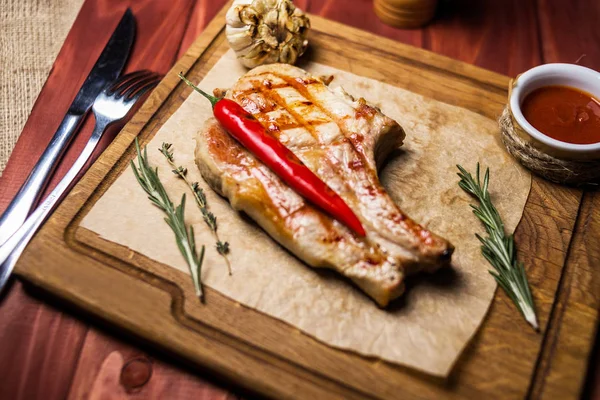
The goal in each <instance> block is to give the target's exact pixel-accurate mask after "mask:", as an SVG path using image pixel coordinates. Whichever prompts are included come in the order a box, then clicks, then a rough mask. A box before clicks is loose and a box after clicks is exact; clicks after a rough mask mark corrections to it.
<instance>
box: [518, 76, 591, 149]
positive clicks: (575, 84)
mask: <svg viewBox="0 0 600 400" xmlns="http://www.w3.org/2000/svg"><path fill="white" fill-rule="evenodd" d="M552 85H560V86H570V87H572V88H576V89H579V90H583V91H584V92H587V93H589V94H591V95H592V96H593V97H595V98H596V99H600V73H599V72H596V71H594V70H592V69H589V68H586V67H582V66H579V65H574V64H545V65H540V66H539V67H535V68H532V69H530V70H529V71H527V72H525V73H523V74H521V75H519V76H518V77H517V79H516V80H514V81H513V82H512V84H511V90H510V93H509V100H508V101H509V107H510V112H511V116H512V119H513V124H514V126H515V129H516V132H517V133H518V134H519V136H521V137H522V138H523V139H524V140H526V141H528V142H529V143H530V144H531V145H532V146H534V147H535V148H537V149H538V150H541V151H543V152H545V153H547V154H549V155H551V156H553V157H557V158H562V159H567V160H594V159H600V142H599V143H592V144H573V143H567V142H563V141H560V140H556V139H553V138H551V137H549V136H547V135H545V134H544V133H542V132H540V131H538V130H537V129H535V128H534V127H533V126H532V125H531V124H530V123H529V122H528V121H527V120H526V119H525V117H524V116H523V112H522V111H521V105H522V104H523V101H524V100H525V97H527V95H528V94H530V93H531V92H533V91H534V90H536V89H539V88H541V87H544V86H552Z"/></svg>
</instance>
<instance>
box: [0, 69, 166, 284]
mask: <svg viewBox="0 0 600 400" xmlns="http://www.w3.org/2000/svg"><path fill="white" fill-rule="evenodd" d="M159 80H160V76H159V75H158V74H156V73H153V72H150V71H146V70H144V71H137V72H132V73H130V74H127V75H124V76H122V77H121V78H119V79H117V80H116V81H115V82H114V83H113V84H112V85H111V86H110V87H107V88H105V89H104V90H103V91H102V92H101V93H100V94H99V95H98V97H96V100H95V101H94V104H93V106H92V111H93V113H94V118H95V120H96V125H95V127H94V131H93V133H92V136H91V137H90V138H89V140H88V142H87V143H86V145H85V147H84V148H83V151H82V152H81V154H80V155H79V157H78V158H77V160H76V161H75V163H74V164H73V166H72V167H71V169H69V171H68V172H67V173H66V174H65V176H64V177H63V178H62V179H61V181H60V182H59V183H58V184H57V185H56V187H55V188H54V190H53V191H52V192H51V193H50V194H49V195H48V197H46V199H45V200H44V201H43V203H41V204H40V205H39V206H38V207H37V208H36V209H35V211H34V212H33V213H32V214H31V215H30V216H29V217H28V218H27V220H26V221H25V223H24V224H23V225H22V226H21V227H20V228H19V229H18V230H17V231H16V232H15V233H14V234H13V235H12V236H11V237H10V238H9V239H8V240H7V241H6V242H5V243H4V244H3V245H2V246H0V291H1V290H2V288H3V287H4V286H5V285H6V282H7V281H8V277H9V276H10V274H11V272H12V270H13V268H14V266H15V264H16V262H17V260H18V259H19V257H20V255H21V253H22V252H23V250H24V249H25V247H26V246H27V244H28V243H29V241H30V240H31V238H32V237H33V235H34V234H35V233H36V232H37V230H38V228H39V227H40V225H41V224H42V223H43V222H44V221H45V220H46V217H47V216H48V214H50V212H51V211H52V209H53V208H54V205H55V204H56V203H57V202H58V201H59V200H60V199H61V198H62V196H63V195H64V194H65V192H66V191H67V189H69V187H70V186H71V184H72V183H73V181H74V180H75V178H76V177H77V175H78V174H79V172H80V171H81V170H82V169H83V167H84V166H85V164H86V163H87V161H88V159H89V158H90V156H91V155H92V153H93V152H94V150H95V148H96V145H97V144H98V142H99V141H100V138H102V135H103V134H104V132H105V131H106V128H108V127H109V126H110V125H112V124H114V123H116V122H119V121H121V120H122V119H123V118H125V117H126V116H127V114H128V113H129V111H130V110H131V109H132V108H133V106H134V105H135V104H136V103H137V102H138V100H140V99H141V98H142V97H143V95H144V94H146V93H147V92H148V91H149V90H150V89H152V88H153V87H154V86H156V84H158V82H159Z"/></svg>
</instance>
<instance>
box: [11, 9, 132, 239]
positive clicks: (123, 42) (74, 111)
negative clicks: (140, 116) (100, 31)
mask: <svg viewBox="0 0 600 400" xmlns="http://www.w3.org/2000/svg"><path fill="white" fill-rule="evenodd" d="M134 36H135V18H134V16H133V13H132V12H131V10H130V9H129V8H128V9H127V10H126V11H125V13H124V14H123V17H122V18H121V20H120V22H119V24H118V25H117V28H116V29H115V30H114V32H113V34H112V36H111V37H110V39H109V40H108V43H107V44H106V46H105V47H104V50H102V53H101V54H100V57H99V58H98V61H96V64H95V65H94V67H93V68H92V70H91V71H90V73H89V75H88V76H87V78H86V79H85V82H84V83H83V85H82V86H81V88H80V89H79V92H78V93H77V95H76V96H75V99H74V100H73V102H72V103H71V105H70V106H69V110H68V111H67V114H66V115H65V117H64V118H63V120H62V122H61V124H60V125H59V127H58V129H57V131H56V133H55V134H54V136H53V137H52V139H51V140H50V143H49V144H48V146H47V147H46V149H45V150H44V153H43V154H42V156H41V157H40V159H39V160H38V162H37V163H36V165H35V166H34V167H33V169H32V171H31V172H30V174H29V176H28V177H27V179H26V180H25V183H23V185H22V186H21V188H20V189H19V192H18V193H17V195H16V196H15V197H14V199H13V200H12V201H11V203H10V204H9V205H8V207H7V209H6V211H5V212H4V213H3V214H2V216H1V217H0V245H1V244H3V243H5V242H6V241H7V240H8V239H9V238H10V237H11V236H12V235H13V234H14V233H15V232H16V231H17V229H19V227H20V226H21V225H22V224H23V222H24V221H25V219H26V218H27V216H28V215H29V213H30V212H31V209H32V208H33V206H34V205H35V203H36V202H37V200H38V199H39V196H40V194H41V193H42V191H43V189H44V188H45V186H46V184H47V183H48V181H49V178H50V177H51V175H52V173H53V171H54V169H55V168H56V165H57V164H58V162H59V161H60V158H61V157H62V155H63V154H64V152H65V150H66V148H67V146H68V145H69V143H70V142H71V139H72V138H73V137H74V135H75V132H76V131H77V130H78V128H79V126H80V124H81V122H82V121H83V119H84V117H85V115H86V114H87V113H88V112H89V110H90V108H91V106H92V104H93V102H94V99H95V98H96V96H98V94H99V93H100V92H101V91H102V89H104V87H105V86H106V85H107V84H110V83H111V82H113V81H114V80H115V79H116V78H117V77H118V76H119V74H120V73H121V71H122V70H123V67H124V66H125V63H126V61H127V58H128V57H129V53H130V51H131V46H132V44H133V39H134Z"/></svg>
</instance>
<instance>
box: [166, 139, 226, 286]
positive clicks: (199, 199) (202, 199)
mask: <svg viewBox="0 0 600 400" xmlns="http://www.w3.org/2000/svg"><path fill="white" fill-rule="evenodd" d="M158 150H159V151H160V152H161V153H162V154H163V155H164V156H165V158H166V159H167V161H168V163H169V165H170V166H171V167H172V168H173V173H174V174H176V175H179V177H180V178H181V179H183V180H184V182H185V183H186V184H187V185H188V187H189V188H190V190H191V191H192V193H193V194H194V199H195V200H196V204H197V205H198V208H200V212H201V213H202V218H203V219H204V222H205V223H206V225H207V226H208V227H209V228H210V230H211V231H212V232H213V234H214V235H215V239H216V240H217V242H216V248H217V251H218V253H219V254H220V255H221V256H223V258H224V259H225V262H226V263H227V269H228V271H229V275H231V264H230V262H229V258H228V257H227V254H228V253H229V243H227V242H222V241H221V239H220V238H219V234H218V232H217V217H216V216H215V215H214V214H213V213H212V212H211V211H210V210H209V209H208V203H207V201H206V194H205V193H204V190H202V188H201V187H200V185H199V184H198V182H193V183H192V182H190V181H189V180H188V178H187V168H185V167H182V166H177V165H176V164H175V157H174V155H173V150H172V145H171V144H170V143H163V144H162V146H161V147H160V149H158ZM202 251H203V252H204V247H203V250H202ZM202 254H204V253H202Z"/></svg>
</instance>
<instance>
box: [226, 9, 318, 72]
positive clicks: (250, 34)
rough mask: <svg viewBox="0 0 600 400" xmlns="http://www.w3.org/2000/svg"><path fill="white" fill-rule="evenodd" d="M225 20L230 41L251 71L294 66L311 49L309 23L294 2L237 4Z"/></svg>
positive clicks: (240, 58)
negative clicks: (308, 34)
mask: <svg viewBox="0 0 600 400" xmlns="http://www.w3.org/2000/svg"><path fill="white" fill-rule="evenodd" d="M225 18H226V30H225V34H226V36H227V41H228V42H229V45H230V46H231V48H232V49H233V50H234V51H235V53H236V54H237V56H238V59H239V60H240V61H241V62H242V64H244V65H245V66H246V67H248V68H254V67H256V66H258V65H262V64H271V63H276V62H280V63H287V64H294V63H295V62H296V60H297V59H298V57H300V56H301V55H302V54H303V53H304V51H305V50H306V47H307V46H308V40H306V35H307V33H308V29H309V28H310V21H309V19H308V17H307V16H306V15H305V14H304V13H303V12H302V10H300V9H299V8H296V7H295V6H294V4H293V3H292V1H291V0H235V1H234V2H233V5H232V6H231V8H230V9H229V11H227V15H226V17H225Z"/></svg>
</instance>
